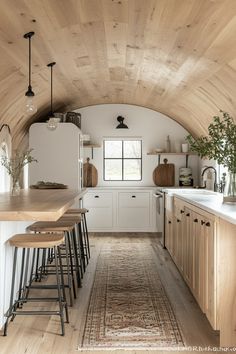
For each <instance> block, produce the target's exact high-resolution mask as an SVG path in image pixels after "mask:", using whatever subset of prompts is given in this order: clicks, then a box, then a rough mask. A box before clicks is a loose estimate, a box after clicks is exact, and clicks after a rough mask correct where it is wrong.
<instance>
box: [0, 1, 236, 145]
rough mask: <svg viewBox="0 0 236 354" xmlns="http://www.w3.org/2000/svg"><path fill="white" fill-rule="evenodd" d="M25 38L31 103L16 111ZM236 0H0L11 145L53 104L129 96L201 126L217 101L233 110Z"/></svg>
mask: <svg viewBox="0 0 236 354" xmlns="http://www.w3.org/2000/svg"><path fill="white" fill-rule="evenodd" d="M31 30H34V31H35V33H36V35H35V36H34V38H33V40H32V62H33V89H34V91H35V93H36V98H37V104H38V107H39V109H38V112H37V114H36V115H35V116H34V117H29V116H26V115H25V114H24V113H23V106H24V93H25V91H26V88H27V82H28V62H27V51H28V43H27V41H26V40H25V39H23V37H22V36H23V34H24V33H26V32H28V31H31ZM235 38H236V1H235V0H40V1H39V0H0V48H1V55H0V124H9V126H10V128H11V131H12V134H13V138H14V145H15V147H16V146H18V145H19V144H20V143H21V142H22V139H23V138H24V136H25V134H26V133H27V129H28V127H29V125H30V123H32V122H33V121H36V120H39V119H42V118H45V117H46V115H47V112H48V111H49V95H50V90H49V77H50V76H49V69H48V68H47V67H46V64H47V63H49V62H50V61H52V60H55V61H56V62H57V66H56V67H55V70H54V101H55V105H54V108H55V109H56V110H63V111H65V110H71V109H75V108H80V107H84V106H87V105H92V104H100V103H128V104H135V105H141V106H145V107H148V108H151V109H154V110H157V111H160V112H162V113H165V114H167V115H168V116H170V117H172V118H173V119H175V120H176V121H178V122H180V123H181V124H182V125H183V126H185V127H186V128H187V129H189V130H190V131H191V132H192V133H193V134H195V135H199V134H201V133H206V130H207V126H208V124H209V122H210V121H211V117H212V116H213V115H214V114H216V113H217V112H218V110H219V109H223V110H226V111H228V112H230V113H231V114H232V115H234V116H236V115H235V113H236V103H235V102H236V101H235V94H236V88H235V82H236V45H235Z"/></svg>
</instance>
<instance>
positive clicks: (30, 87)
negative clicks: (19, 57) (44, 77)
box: [29, 37, 31, 88]
mask: <svg viewBox="0 0 236 354" xmlns="http://www.w3.org/2000/svg"><path fill="white" fill-rule="evenodd" d="M29 88H31V37H29Z"/></svg>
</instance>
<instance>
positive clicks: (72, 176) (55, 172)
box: [29, 123, 83, 190]
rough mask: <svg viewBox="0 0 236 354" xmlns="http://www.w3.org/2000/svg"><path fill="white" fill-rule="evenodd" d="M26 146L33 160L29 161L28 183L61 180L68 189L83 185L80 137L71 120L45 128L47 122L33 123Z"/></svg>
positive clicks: (80, 134)
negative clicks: (34, 160) (30, 149)
mask: <svg viewBox="0 0 236 354" xmlns="http://www.w3.org/2000/svg"><path fill="white" fill-rule="evenodd" d="M29 147H30V148H32V149H33V151H32V155H33V156H34V157H35V158H36V159H37V160H38V162H37V163H32V164H29V183H30V184H36V183H37V182H38V181H44V182H56V183H64V184H66V185H68V187H69V188H71V189H78V190H81V188H82V185H83V160H82V156H83V140H82V132H81V130H80V129H79V128H78V127H77V126H76V125H75V124H73V123H58V125H57V128H56V129H55V130H49V129H48V128H47V123H34V124H32V125H31V127H30V130H29Z"/></svg>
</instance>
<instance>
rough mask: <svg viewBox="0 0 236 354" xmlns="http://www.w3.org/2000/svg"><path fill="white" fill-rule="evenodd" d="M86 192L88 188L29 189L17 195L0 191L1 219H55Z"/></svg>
mask: <svg viewBox="0 0 236 354" xmlns="http://www.w3.org/2000/svg"><path fill="white" fill-rule="evenodd" d="M85 193H86V189H83V190H82V191H76V190H71V189H50V190H49V189H47V190H36V189H27V190H22V191H21V193H20V195H19V196H17V197H16V196H15V197H12V196H11V194H10V193H0V221H30V220H32V221H34V220H36V221H55V220H57V219H58V218H59V217H60V216H62V215H63V214H64V212H65V211H66V210H67V209H69V208H70V206H72V205H73V204H74V202H75V201H76V200H78V199H79V198H82V197H83V195H84V194H85Z"/></svg>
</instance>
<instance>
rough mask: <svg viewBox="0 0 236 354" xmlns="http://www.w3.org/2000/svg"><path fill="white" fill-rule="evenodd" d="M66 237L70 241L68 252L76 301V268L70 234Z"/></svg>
mask: <svg viewBox="0 0 236 354" xmlns="http://www.w3.org/2000/svg"><path fill="white" fill-rule="evenodd" d="M66 237H67V241H68V250H69V260H70V271H71V278H72V287H73V292H74V298H75V299H76V289H75V280H74V269H73V268H74V266H73V257H72V252H71V241H70V235H69V233H68V232H66Z"/></svg>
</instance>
